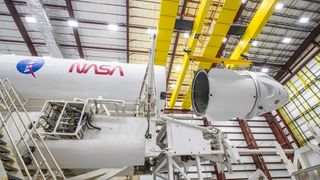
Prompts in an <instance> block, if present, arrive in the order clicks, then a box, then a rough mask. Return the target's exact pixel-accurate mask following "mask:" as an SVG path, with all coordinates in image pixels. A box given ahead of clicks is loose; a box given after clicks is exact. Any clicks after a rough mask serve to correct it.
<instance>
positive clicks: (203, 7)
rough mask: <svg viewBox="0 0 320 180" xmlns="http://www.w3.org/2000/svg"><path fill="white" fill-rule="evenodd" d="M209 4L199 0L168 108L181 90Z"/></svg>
mask: <svg viewBox="0 0 320 180" xmlns="http://www.w3.org/2000/svg"><path fill="white" fill-rule="evenodd" d="M210 4H211V0H201V2H200V5H199V10H198V13H197V17H196V19H195V21H194V25H193V29H192V32H191V36H190V38H189V39H188V43H187V50H188V52H186V53H185V54H184V57H183V60H182V65H181V71H180V72H179V75H178V78H177V81H176V84H175V87H174V89H173V91H172V96H171V99H170V103H169V108H173V107H174V105H175V103H176V100H177V98H178V94H179V91H180V89H181V86H182V83H183V80H184V77H185V75H186V73H187V71H188V68H189V64H190V57H191V56H192V54H193V52H194V49H195V47H196V45H197V43H198V39H199V36H200V34H201V32H202V27H203V24H204V22H205V19H206V17H207V14H208V10H209V7H210Z"/></svg>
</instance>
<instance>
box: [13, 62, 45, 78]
mask: <svg viewBox="0 0 320 180" xmlns="http://www.w3.org/2000/svg"><path fill="white" fill-rule="evenodd" d="M43 64H44V60H43V59H23V60H21V61H20V62H18V64H17V70H18V71H19V72H20V73H22V74H31V75H32V76H33V77H34V78H36V75H35V74H34V73H35V72H37V71H38V70H39V69H40V68H41V67H42V66H43Z"/></svg>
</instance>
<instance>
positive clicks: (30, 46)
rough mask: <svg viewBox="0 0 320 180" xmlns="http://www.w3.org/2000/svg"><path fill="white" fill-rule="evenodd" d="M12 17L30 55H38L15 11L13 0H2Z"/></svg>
mask: <svg viewBox="0 0 320 180" xmlns="http://www.w3.org/2000/svg"><path fill="white" fill-rule="evenodd" d="M4 2H5V4H6V6H7V8H8V10H9V12H10V14H11V16H12V18H13V21H14V23H15V24H16V26H17V27H18V30H19V32H20V34H21V36H22V38H23V40H24V42H25V43H26V45H27V47H28V49H29V51H30V53H31V55H32V56H38V53H37V51H36V49H35V48H34V46H33V44H32V41H31V39H30V37H29V35H28V32H27V30H26V28H25V27H24V25H23V23H22V21H21V19H20V16H19V14H18V12H17V9H16V8H15V6H14V4H13V2H12V1H11V0H4Z"/></svg>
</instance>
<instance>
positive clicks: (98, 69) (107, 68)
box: [69, 63, 124, 76]
mask: <svg viewBox="0 0 320 180" xmlns="http://www.w3.org/2000/svg"><path fill="white" fill-rule="evenodd" d="M74 69H75V72H77V73H79V74H87V73H88V72H89V71H90V69H93V70H92V71H93V72H94V73H95V74H97V75H106V76H112V75H113V74H114V72H115V71H117V70H118V72H119V75H120V76H124V74H123V70H122V67H121V66H112V65H107V64H102V65H97V64H87V63H85V64H79V63H73V64H72V65H71V66H70V68H69V73H73V70H74Z"/></svg>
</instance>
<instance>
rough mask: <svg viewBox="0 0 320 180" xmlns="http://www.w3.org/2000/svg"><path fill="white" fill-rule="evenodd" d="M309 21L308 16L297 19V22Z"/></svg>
mask: <svg viewBox="0 0 320 180" xmlns="http://www.w3.org/2000/svg"><path fill="white" fill-rule="evenodd" d="M308 21H309V18H307V17H302V18H300V19H299V23H307V22H308Z"/></svg>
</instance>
